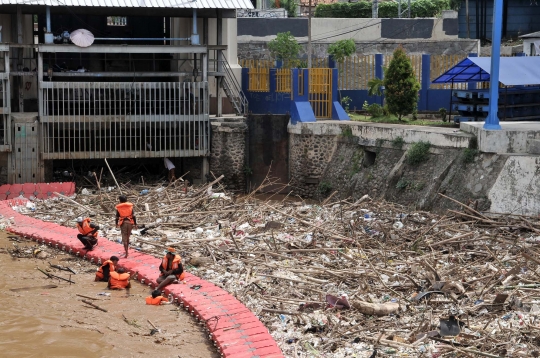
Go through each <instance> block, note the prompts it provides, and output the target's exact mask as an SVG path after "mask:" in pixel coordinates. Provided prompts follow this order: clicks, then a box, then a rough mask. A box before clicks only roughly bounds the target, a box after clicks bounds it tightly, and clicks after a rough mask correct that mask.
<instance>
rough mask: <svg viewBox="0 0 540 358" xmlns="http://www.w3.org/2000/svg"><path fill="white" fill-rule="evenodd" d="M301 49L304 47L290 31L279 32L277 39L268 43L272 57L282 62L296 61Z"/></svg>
mask: <svg viewBox="0 0 540 358" xmlns="http://www.w3.org/2000/svg"><path fill="white" fill-rule="evenodd" d="M301 48H302V46H300V45H299V44H298V41H296V38H295V37H294V36H293V35H291V33H290V32H289V31H287V32H279V33H278V34H277V36H276V38H275V39H273V40H272V41H270V42H269V43H268V49H269V50H270V53H271V54H272V56H274V57H276V58H277V59H278V60H282V61H290V60H294V59H296V58H297V57H298V53H300V49H301Z"/></svg>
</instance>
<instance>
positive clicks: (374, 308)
mask: <svg viewBox="0 0 540 358" xmlns="http://www.w3.org/2000/svg"><path fill="white" fill-rule="evenodd" d="M352 306H353V307H354V308H356V309H357V310H358V311H360V312H361V313H363V314H365V315H372V316H388V315H389V314H392V313H395V312H397V311H398V310H399V303H395V302H388V303H369V302H364V301H353V302H352Z"/></svg>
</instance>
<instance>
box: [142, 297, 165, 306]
mask: <svg viewBox="0 0 540 358" xmlns="http://www.w3.org/2000/svg"><path fill="white" fill-rule="evenodd" d="M161 302H169V300H168V299H166V298H165V297H163V296H157V297H156V298H154V297H152V296H148V297H146V304H147V305H156V306H158V305H160V304H161Z"/></svg>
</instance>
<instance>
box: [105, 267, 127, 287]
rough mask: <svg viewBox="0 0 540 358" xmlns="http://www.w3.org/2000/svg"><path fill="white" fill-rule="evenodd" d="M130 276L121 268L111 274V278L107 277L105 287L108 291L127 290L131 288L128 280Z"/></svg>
mask: <svg viewBox="0 0 540 358" xmlns="http://www.w3.org/2000/svg"><path fill="white" fill-rule="evenodd" d="M130 278H131V274H130V273H129V272H126V270H124V269H123V268H119V269H118V270H116V271H113V272H111V277H109V285H108V286H107V287H108V288H109V289H110V290H124V289H125V290H127V292H128V293H129V289H130V288H131V282H129V279H130Z"/></svg>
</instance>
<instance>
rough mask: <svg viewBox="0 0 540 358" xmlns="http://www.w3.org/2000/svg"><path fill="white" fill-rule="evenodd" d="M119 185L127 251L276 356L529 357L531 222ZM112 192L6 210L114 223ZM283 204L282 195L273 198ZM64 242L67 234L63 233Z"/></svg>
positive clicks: (110, 230)
mask: <svg viewBox="0 0 540 358" xmlns="http://www.w3.org/2000/svg"><path fill="white" fill-rule="evenodd" d="M221 179H222V177H219V178H216V180H215V181H213V182H212V183H210V184H207V185H202V186H187V185H186V184H184V183H181V182H180V181H177V182H176V183H174V184H171V185H168V184H155V185H139V184H137V185H136V184H125V185H121V186H120V189H121V191H122V193H123V194H126V195H127V196H128V199H129V200H130V201H131V202H133V203H134V205H135V213H136V215H137V220H138V223H139V227H138V229H137V230H134V233H133V236H132V246H133V247H134V248H136V249H137V250H140V251H143V252H147V253H150V254H153V255H156V256H158V257H162V256H163V251H164V249H165V248H167V247H169V246H173V247H176V248H177V249H178V250H179V251H180V252H181V254H182V258H183V262H184V268H185V269H186V270H187V271H189V272H191V273H193V274H195V275H197V276H200V277H201V278H204V279H206V280H209V281H211V282H213V283H215V284H217V285H218V286H221V287H223V288H224V289H225V290H227V291H229V292H231V293H233V294H234V295H235V296H236V297H237V298H238V299H239V300H240V301H242V302H243V303H244V304H245V305H246V306H247V307H249V308H250V309H251V310H253V311H254V312H255V313H256V314H257V315H258V316H259V317H260V319H261V320H262V321H263V322H264V323H265V324H266V326H267V327H268V329H269V331H270V332H271V334H272V335H273V337H274V338H275V339H276V341H277V342H278V344H279V345H280V347H281V349H282V351H283V353H284V354H285V355H286V356H288V357H380V356H387V355H395V356H401V357H442V356H454V357H455V356H458V357H479V356H484V357H509V356H511V357H538V356H539V352H540V323H536V320H537V319H538V318H539V316H540V267H539V265H540V256H539V255H538V251H537V246H538V243H539V242H540V221H539V219H538V218H535V217H525V216H509V215H504V216H503V215H490V216H488V215H486V214H482V213H480V212H478V211H476V210H475V209H474V207H470V206H468V205H465V204H462V203H460V202H457V201H455V200H453V199H451V198H447V197H445V198H446V200H451V201H453V202H454V204H455V205H456V207H459V208H460V209H457V210H449V211H448V213H447V214H446V215H445V216H438V215H434V214H431V213H429V212H423V211H422V212H420V211H418V212H414V211H409V210H407V208H405V207H403V206H400V205H396V204H392V203H388V202H382V201H375V200H372V199H371V198H369V197H368V196H367V195H366V196H363V197H362V198H361V199H360V200H357V201H351V200H348V199H344V200H338V199H335V198H334V199H332V198H329V199H327V200H326V201H324V202H322V203H317V204H315V203H306V202H303V201H299V200H290V199H288V198H285V199H283V200H272V198H270V199H268V198H267V197H266V199H267V200H262V199H260V198H257V196H256V193H251V194H249V195H233V194H232V193H229V192H226V191H225V190H224V188H222V187H221V186H220V184H219V182H220V180H221ZM119 193H120V191H119V190H118V188H112V189H111V188H106V189H101V188H99V187H96V188H90V187H87V188H84V189H82V191H81V192H80V193H79V194H78V195H76V196H74V197H72V198H66V197H63V196H61V197H57V198H53V199H49V200H46V201H39V200H34V201H33V202H30V203H28V204H27V205H26V206H22V207H18V208H15V209H16V210H18V211H20V212H22V213H25V214H28V215H31V216H33V217H35V218H39V219H41V220H45V221H53V222H56V223H59V224H61V225H66V226H71V227H74V226H75V221H74V220H75V218H76V217H78V216H90V217H91V218H92V220H93V221H94V222H96V223H97V224H98V225H100V227H101V230H100V237H101V240H103V239H104V237H105V238H107V239H109V240H114V241H118V240H120V231H119V230H118V229H117V228H115V226H114V205H115V204H116V203H117V202H116V197H117V196H118V195H119ZM281 199H282V198H281ZM74 239H75V238H74Z"/></svg>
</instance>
